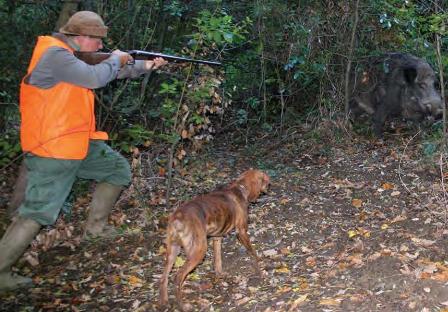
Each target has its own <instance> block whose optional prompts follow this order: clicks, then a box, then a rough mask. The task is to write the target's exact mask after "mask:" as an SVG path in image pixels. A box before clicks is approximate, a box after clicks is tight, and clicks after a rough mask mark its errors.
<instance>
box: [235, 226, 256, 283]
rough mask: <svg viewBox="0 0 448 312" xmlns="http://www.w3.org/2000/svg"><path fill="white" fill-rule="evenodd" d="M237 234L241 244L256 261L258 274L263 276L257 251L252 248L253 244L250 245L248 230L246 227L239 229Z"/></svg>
mask: <svg viewBox="0 0 448 312" xmlns="http://www.w3.org/2000/svg"><path fill="white" fill-rule="evenodd" d="M236 233H237V237H238V240H239V241H240V242H241V244H243V246H244V247H246V249H247V251H248V252H249V254H250V255H251V256H252V259H253V260H254V267H255V270H256V272H257V274H258V275H260V276H261V271H260V267H259V265H258V262H259V261H260V258H258V256H257V253H256V252H255V249H254V248H253V247H252V244H251V243H250V238H249V234H247V228H245V227H244V226H242V227H239V228H237V230H236Z"/></svg>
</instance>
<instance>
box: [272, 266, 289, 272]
mask: <svg viewBox="0 0 448 312" xmlns="http://www.w3.org/2000/svg"><path fill="white" fill-rule="evenodd" d="M275 272H277V273H289V269H288V267H287V266H283V267H281V268H278V269H275Z"/></svg>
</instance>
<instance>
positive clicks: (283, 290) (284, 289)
mask: <svg viewBox="0 0 448 312" xmlns="http://www.w3.org/2000/svg"><path fill="white" fill-rule="evenodd" d="M291 290H292V288H291V287H289V286H283V287H280V288H279V289H278V290H277V293H279V294H281V293H286V292H289V291H291Z"/></svg>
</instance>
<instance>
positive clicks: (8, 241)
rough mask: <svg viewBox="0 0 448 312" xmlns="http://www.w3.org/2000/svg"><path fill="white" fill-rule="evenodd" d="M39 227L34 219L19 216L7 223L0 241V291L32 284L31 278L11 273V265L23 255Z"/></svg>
mask: <svg viewBox="0 0 448 312" xmlns="http://www.w3.org/2000/svg"><path fill="white" fill-rule="evenodd" d="M40 228H41V225H40V224H39V223H37V222H36V221H34V220H31V219H27V218H23V217H20V216H19V217H17V218H16V219H15V220H14V221H13V222H12V223H11V224H10V225H9V227H8V229H7V230H6V232H5V234H4V235H3V238H2V240H1V241H0V293H2V292H5V291H9V290H14V289H18V288H24V287H31V286H32V285H33V281H32V280H31V278H29V277H25V276H20V275H16V274H12V272H11V266H12V265H13V264H14V263H16V261H17V260H18V259H19V258H20V257H21V256H22V255H23V253H24V252H25V250H26V248H27V247H28V246H29V244H30V243H31V242H32V241H33V239H34V238H35V237H36V235H37V233H39V230H40Z"/></svg>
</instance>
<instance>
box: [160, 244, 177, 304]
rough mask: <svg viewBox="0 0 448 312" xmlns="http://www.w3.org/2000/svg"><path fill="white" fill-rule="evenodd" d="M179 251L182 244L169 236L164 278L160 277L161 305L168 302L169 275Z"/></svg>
mask: <svg viewBox="0 0 448 312" xmlns="http://www.w3.org/2000/svg"><path fill="white" fill-rule="evenodd" d="M179 252H180V245H178V244H177V243H172V242H171V241H170V239H169V238H167V243H166V259H165V268H164V270H163V274H162V278H161V279H160V297H159V300H160V301H159V302H160V305H165V304H167V303H168V276H169V274H170V272H171V269H172V268H173V265H174V262H175V261H176V257H177V255H178V254H179Z"/></svg>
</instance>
